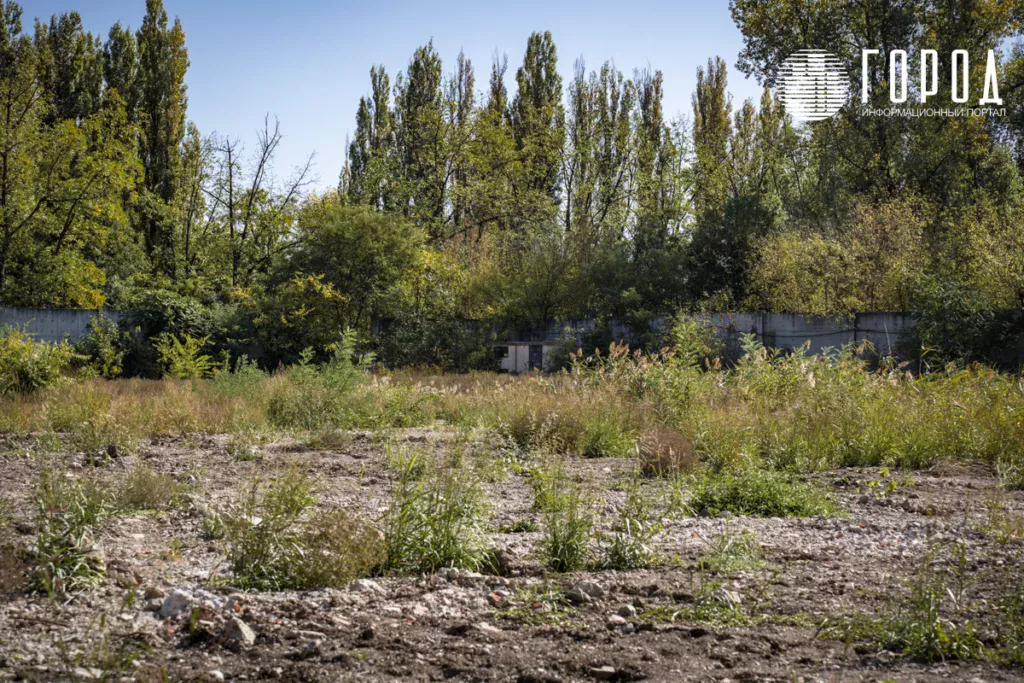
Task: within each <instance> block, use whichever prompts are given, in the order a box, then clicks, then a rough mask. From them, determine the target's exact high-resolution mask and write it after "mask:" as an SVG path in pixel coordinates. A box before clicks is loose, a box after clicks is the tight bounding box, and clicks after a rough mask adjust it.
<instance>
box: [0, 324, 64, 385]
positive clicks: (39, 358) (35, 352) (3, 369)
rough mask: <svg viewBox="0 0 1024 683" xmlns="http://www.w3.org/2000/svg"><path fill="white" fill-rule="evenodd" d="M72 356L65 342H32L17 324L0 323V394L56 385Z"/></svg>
mask: <svg viewBox="0 0 1024 683" xmlns="http://www.w3.org/2000/svg"><path fill="white" fill-rule="evenodd" d="M73 358H75V354H74V352H73V351H72V349H71V347H70V346H68V345H67V344H49V343H47V342H39V341H34V340H33V339H32V338H30V337H29V335H27V334H26V333H24V332H23V331H22V330H20V329H18V328H17V327H8V326H0V396H12V395H14V394H22V393H29V392H32V391H36V390H37V389H42V388H44V387H49V386H52V385H54V384H56V383H57V381H58V380H59V379H60V378H61V376H62V374H63V373H64V372H65V371H66V370H67V369H68V367H69V365H70V363H71V360H72V359H73Z"/></svg>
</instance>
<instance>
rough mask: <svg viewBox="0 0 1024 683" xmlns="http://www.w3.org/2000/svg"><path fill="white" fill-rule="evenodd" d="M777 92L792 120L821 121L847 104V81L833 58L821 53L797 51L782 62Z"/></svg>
mask: <svg viewBox="0 0 1024 683" xmlns="http://www.w3.org/2000/svg"><path fill="white" fill-rule="evenodd" d="M779 93H780V97H781V99H782V103H783V104H784V105H785V106H786V111H787V112H788V113H789V114H791V115H792V116H793V118H795V119H798V120H801V121H822V120H824V119H827V118H829V117H830V116H833V115H834V114H835V113H836V112H837V111H839V110H840V109H841V108H842V106H843V105H844V104H846V100H847V98H848V97H849V94H850V78H849V76H848V75H847V73H846V68H845V67H844V66H843V63H842V62H841V61H840V60H839V58H838V57H836V56H835V55H833V54H831V53H829V52H825V51H824V50H800V51H799V52H794V53H793V54H791V55H790V56H789V57H786V61H784V62H783V63H782V69H781V71H780V73H779Z"/></svg>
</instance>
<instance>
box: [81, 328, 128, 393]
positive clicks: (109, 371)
mask: <svg viewBox="0 0 1024 683" xmlns="http://www.w3.org/2000/svg"><path fill="white" fill-rule="evenodd" d="M128 340H129V337H128V335H127V334H125V333H124V332H121V331H120V330H119V329H118V327H117V325H116V324H115V323H114V321H113V320H111V319H110V318H108V317H106V316H104V315H103V314H102V313H100V314H97V315H96V317H94V318H93V319H92V320H90V321H89V332H88V334H86V335H85V336H84V337H82V338H81V339H80V340H79V341H78V343H77V344H76V345H75V350H76V351H77V352H78V353H79V354H81V355H82V356H84V357H86V358H87V360H86V361H85V365H84V366H83V367H82V371H83V374H85V375H87V376H91V377H102V378H104V379H113V378H114V377H117V376H119V375H120V374H121V372H122V370H123V366H124V356H125V349H126V347H127V342H128Z"/></svg>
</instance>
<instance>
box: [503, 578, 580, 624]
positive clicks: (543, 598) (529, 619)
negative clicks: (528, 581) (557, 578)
mask: <svg viewBox="0 0 1024 683" xmlns="http://www.w3.org/2000/svg"><path fill="white" fill-rule="evenodd" d="M575 613H576V609H575V608H574V607H573V606H572V603H570V602H569V601H568V600H567V599H566V597H565V593H564V591H563V590H562V589H561V588H560V587H559V586H557V585H554V584H551V583H548V582H540V583H536V584H532V585H529V586H527V587H525V588H521V589H519V590H517V591H516V592H515V593H513V594H512V596H511V597H510V598H509V599H508V603H507V606H506V607H505V608H504V609H501V610H499V611H498V613H497V616H498V618H499V619H503V620H507V621H515V622H519V623H522V624H526V625H529V626H544V625H551V626H562V627H571V626H573V625H574V622H573V616H574V615H575Z"/></svg>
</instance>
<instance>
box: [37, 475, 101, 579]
mask: <svg viewBox="0 0 1024 683" xmlns="http://www.w3.org/2000/svg"><path fill="white" fill-rule="evenodd" d="M35 502H36V507H37V515H36V527H37V536H36V544H35V547H34V548H33V551H32V564H33V569H32V571H31V587H32V588H33V589H34V590H37V591H41V592H45V593H47V594H49V595H63V594H65V593H69V592H73V591H77V590H81V589H83V588H87V587H89V586H92V585H95V584H97V583H99V582H100V581H101V580H102V579H103V576H104V575H105V573H106V567H105V566H104V564H103V560H102V559H100V557H99V556H98V555H97V554H96V549H95V545H94V542H93V536H92V529H93V527H95V526H96V525H97V524H98V523H99V522H100V521H101V520H102V519H103V518H104V517H106V516H107V515H108V514H109V513H110V511H111V502H110V497H109V494H108V493H107V492H106V491H105V490H104V489H102V488H100V487H98V486H97V485H96V484H95V483H93V482H88V481H86V482H83V481H79V480H76V479H72V478H71V477H69V476H67V475H66V474H64V473H63V472H57V471H55V470H53V469H51V468H47V469H45V470H43V472H42V474H41V475H40V478H39V482H38V484H37V486H36V494H35Z"/></svg>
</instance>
